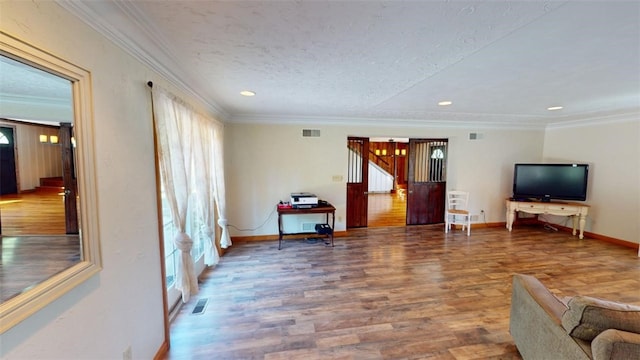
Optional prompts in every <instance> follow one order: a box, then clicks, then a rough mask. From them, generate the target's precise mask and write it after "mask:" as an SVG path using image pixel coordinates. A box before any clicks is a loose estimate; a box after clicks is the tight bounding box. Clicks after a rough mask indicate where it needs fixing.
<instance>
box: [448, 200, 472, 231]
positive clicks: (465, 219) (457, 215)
mask: <svg viewBox="0 0 640 360" xmlns="http://www.w3.org/2000/svg"><path fill="white" fill-rule="evenodd" d="M468 203H469V193H468V192H466V191H455V190H454V191H449V192H447V209H446V210H445V215H444V217H445V219H444V222H445V227H444V232H445V233H448V232H449V228H450V227H451V225H462V230H463V231H464V229H465V228H466V229H467V236H469V235H471V214H469V210H468V208H467V204H468Z"/></svg>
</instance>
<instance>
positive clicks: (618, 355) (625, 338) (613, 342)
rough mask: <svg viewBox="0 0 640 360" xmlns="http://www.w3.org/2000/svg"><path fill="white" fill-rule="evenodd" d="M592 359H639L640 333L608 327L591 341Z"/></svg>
mask: <svg viewBox="0 0 640 360" xmlns="http://www.w3.org/2000/svg"><path fill="white" fill-rule="evenodd" d="M591 349H592V352H593V359H594V360H612V359H640V334H636V333H630V332H627V331H620V330H614V329H609V330H605V331H603V332H601V333H600V335H598V336H596V338H595V339H593V342H592V343H591Z"/></svg>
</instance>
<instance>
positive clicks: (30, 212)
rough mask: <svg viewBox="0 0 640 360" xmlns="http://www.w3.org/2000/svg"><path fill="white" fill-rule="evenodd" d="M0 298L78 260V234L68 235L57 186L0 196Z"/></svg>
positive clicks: (15, 292) (10, 294) (14, 294)
mask: <svg viewBox="0 0 640 360" xmlns="http://www.w3.org/2000/svg"><path fill="white" fill-rule="evenodd" d="M0 221H1V227H0V229H1V232H0V234H1V235H0V249H1V250H2V262H1V266H0V289H2V291H1V292H0V301H6V300H7V299H10V298H12V297H14V296H16V295H18V294H20V293H21V292H22V291H24V290H26V289H29V288H31V287H32V286H33V285H36V284H38V283H40V282H42V281H43V280H46V279H48V278H49V277H51V276H52V275H55V274H57V273H59V272H61V271H63V270H65V269H67V268H69V267H71V266H73V265H74V264H76V263H78V262H79V261H80V260H81V255H80V250H81V244H80V236H79V235H75V234H73V235H67V234H66V228H65V210H64V194H63V193H62V192H61V191H59V189H53V190H47V191H34V192H26V193H22V194H13V195H3V196H0Z"/></svg>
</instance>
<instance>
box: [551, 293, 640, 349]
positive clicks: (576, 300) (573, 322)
mask: <svg viewBox="0 0 640 360" xmlns="http://www.w3.org/2000/svg"><path fill="white" fill-rule="evenodd" d="M567 306H568V309H567V310H566V311H565V312H564V314H562V327H564V329H565V330H566V331H567V333H568V334H569V335H571V336H573V337H575V338H578V339H582V340H587V341H591V340H593V339H594V338H595V337H596V336H598V334H600V333H601V332H603V331H604V330H607V329H618V330H624V331H630V332H635V333H640V306H633V305H628V304H622V303H616V302H613V301H605V300H601V299H596V298H592V297H589V296H574V297H573V298H571V300H569V303H568V304H567Z"/></svg>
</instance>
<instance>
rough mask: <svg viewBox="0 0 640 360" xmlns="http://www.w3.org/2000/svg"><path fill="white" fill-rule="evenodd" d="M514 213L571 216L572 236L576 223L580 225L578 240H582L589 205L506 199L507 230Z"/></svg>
mask: <svg viewBox="0 0 640 360" xmlns="http://www.w3.org/2000/svg"><path fill="white" fill-rule="evenodd" d="M516 211H522V212H525V213H528V214H550V215H560V216H571V217H572V218H573V235H575V234H576V223H577V222H578V220H579V223H580V236H579V237H580V239H582V238H584V235H583V233H584V224H585V222H586V217H587V212H589V205H585V204H579V203H570V202H533V201H515V200H510V199H507V229H509V231H511V229H512V228H513V220H514V219H515V217H516Z"/></svg>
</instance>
